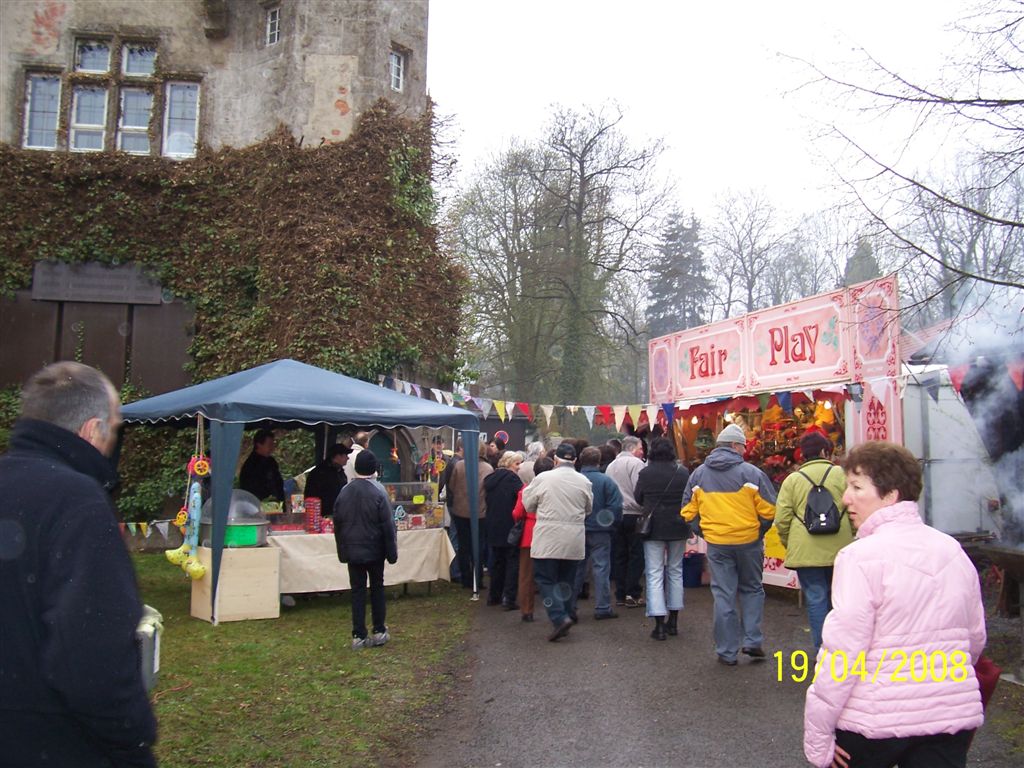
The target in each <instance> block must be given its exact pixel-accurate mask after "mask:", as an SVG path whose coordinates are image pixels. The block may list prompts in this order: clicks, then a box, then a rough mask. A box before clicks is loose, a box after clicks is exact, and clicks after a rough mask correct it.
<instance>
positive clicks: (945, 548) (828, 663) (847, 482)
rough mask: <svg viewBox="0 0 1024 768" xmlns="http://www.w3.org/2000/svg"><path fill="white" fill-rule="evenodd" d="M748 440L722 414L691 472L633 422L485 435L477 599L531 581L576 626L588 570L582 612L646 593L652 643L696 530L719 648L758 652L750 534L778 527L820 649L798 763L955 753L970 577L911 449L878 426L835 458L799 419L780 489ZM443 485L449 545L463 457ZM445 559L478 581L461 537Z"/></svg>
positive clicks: (865, 762) (563, 623) (973, 690)
mask: <svg viewBox="0 0 1024 768" xmlns="http://www.w3.org/2000/svg"><path fill="white" fill-rule="evenodd" d="M746 441H747V439H746V435H745V434H744V431H743V429H741V428H740V427H739V426H737V425H735V424H729V425H727V426H725V427H724V428H723V429H722V430H721V431H720V432H719V434H718V435H717V438H716V442H715V448H714V449H713V450H712V451H711V452H710V453H709V454H708V455H707V456H706V458H705V459H704V461H703V462H702V463H701V464H700V465H699V466H697V467H696V468H695V469H694V470H693V472H692V473H690V472H688V470H687V469H686V468H685V467H684V466H682V465H681V463H680V462H679V461H677V458H676V453H675V448H674V445H673V443H672V441H671V440H669V439H666V438H665V437H654V438H653V439H651V441H650V444H649V445H647V446H645V445H644V444H643V442H642V441H641V440H640V439H639V438H637V437H632V436H631V437H626V438H624V439H622V440H621V441H619V440H610V441H609V442H608V443H607V444H606V445H602V446H589V445H587V444H586V443H585V442H584V441H580V440H565V441H562V442H560V443H559V444H557V445H556V446H553V448H552V449H551V450H548V449H547V448H546V447H545V446H544V445H543V444H542V443H532V444H530V445H529V446H528V448H527V451H526V454H525V455H524V454H522V453H519V452H515V451H503V450H502V449H503V448H504V446H498V445H495V444H494V443H493V441H492V443H490V444H487V445H481V447H480V452H479V456H478V461H479V463H480V471H479V477H480V498H481V504H480V525H479V528H480V531H481V534H480V536H481V539H480V542H479V551H480V552H481V553H486V552H487V549H488V547H489V549H490V555H489V556H490V563H491V567H490V569H489V576H490V579H491V582H490V587H489V590H488V600H487V602H488V604H489V605H495V606H502V607H504V608H505V609H506V610H510V611H511V610H516V609H518V610H519V611H520V612H521V616H522V620H523V621H526V622H532V621H533V620H534V604H535V600H534V596H535V593H537V592H539V594H540V596H541V600H542V603H543V606H544V608H545V609H546V613H547V618H548V620H549V622H550V624H551V629H550V632H549V634H548V636H547V637H548V640H549V641H551V642H556V641H559V640H561V639H562V638H564V637H565V636H566V635H568V634H569V631H570V630H571V629H572V627H573V626H574V625H575V624H576V623H577V622H578V618H579V616H578V605H579V600H580V599H581V598H582V597H584V596H586V594H587V588H586V579H587V576H588V574H589V576H590V590H589V591H590V595H591V596H592V597H593V601H594V603H593V605H594V618H595V619H597V620H601V619H614V618H617V617H618V616H619V614H618V612H617V611H616V608H617V607H645V608H646V615H647V616H648V617H650V618H652V619H653V620H654V628H653V630H652V631H651V637H652V638H653V639H655V640H659V641H662V640H665V639H667V637H669V636H672V635H676V634H678V632H679V612H680V611H681V610H682V609H683V606H684V591H683V579H682V561H683V556H684V549H685V546H686V541H687V540H688V539H689V538H690V537H691V535H692V534H694V533H696V534H698V535H700V536H702V537H703V538H704V540H705V542H706V544H707V561H708V569H709V571H710V577H711V578H710V582H711V591H712V597H713V606H714V607H713V613H714V615H713V622H712V623H713V627H712V635H713V640H714V647H715V653H716V655H717V660H718V662H719V663H720V664H722V665H724V666H726V667H735V666H736V665H737V664H738V661H739V657H740V656H741V655H742V656H746V657H749V658H750V660H751V661H752V662H759V661H762V660H763V659H765V658H766V655H767V654H766V652H765V646H764V636H763V632H762V627H761V625H762V617H763V614H764V605H765V592H764V588H763V586H762V569H763V552H764V545H763V540H764V537H765V535H766V533H767V531H769V530H770V529H771V528H772V526H774V527H775V528H776V529H777V531H778V534H779V537H780V538H781V540H782V542H783V544H784V545H785V547H786V551H787V558H786V565H787V566H788V567H789V568H792V569H794V570H795V571H796V572H797V576H798V579H799V582H800V586H801V589H802V590H803V592H804V596H805V600H806V610H807V620H808V624H809V626H810V634H811V641H812V643H813V645H814V650H815V653H816V659H815V660H816V669H817V670H818V674H817V675H816V676H815V678H814V682H813V683H812V685H811V686H810V688H809V689H808V692H807V698H806V706H805V720H804V750H805V755H806V757H807V759H808V761H809V762H810V763H812V764H813V765H816V766H821V768H825V766H838V767H839V768H848V766H896V765H898V766H906V767H908V768H913V767H914V766H964V765H966V760H967V749H968V747H969V746H970V742H971V738H972V736H973V733H974V731H975V730H976V729H977V728H978V727H979V726H980V725H981V723H982V722H983V719H984V715H983V706H982V698H981V692H980V689H979V680H978V676H977V674H976V672H975V669H974V665H975V664H977V663H978V661H979V659H980V657H981V654H982V651H983V650H984V646H985V640H986V633H985V618H984V610H983V607H982V601H981V590H980V583H979V579H978V574H977V571H976V569H975V567H974V565H973V564H972V563H971V561H970V560H969V558H968V557H967V555H966V554H965V553H964V552H963V550H962V548H961V547H960V545H959V543H958V542H957V541H956V540H955V539H953V538H952V537H950V536H948V535H946V534H944V533H941V532H939V531H937V530H935V529H933V528H931V527H929V526H927V525H925V524H924V522H923V520H922V518H921V516H920V515H919V513H918V509H917V501H916V500H917V498H918V497H919V496H920V494H921V491H922V473H921V468H920V464H919V463H918V462H917V460H916V458H914V456H913V455H912V454H911V453H910V452H909V451H908V450H907V449H906V448H903V447H902V446H899V445H895V444H892V443H886V442H877V441H876V442H869V443H865V444H862V445H859V446H856V447H855V448H853V449H852V450H851V451H850V452H849V453H848V455H847V456H846V457H845V458H844V460H843V461H842V463H841V465H837V464H835V463H834V462H833V461H832V453H833V444H832V443H831V441H830V440H829V439H828V437H827V436H825V435H823V434H822V433H821V432H820V431H808V432H807V433H806V434H805V435H803V436H802V438H801V439H800V444H799V447H800V451H799V455H800V457H801V459H802V462H801V463H800V465H799V466H798V467H796V468H795V469H796V471H794V472H793V473H792V474H790V475H789V476H787V477H786V478H784V479H783V480H781V483H780V486H779V487H776V485H775V483H774V482H773V481H772V479H770V478H769V477H768V476H767V475H766V474H765V473H764V472H763V471H762V470H761V469H759V468H758V467H756V466H754V465H753V464H750V463H748V462H746V461H744V458H743V456H744V450H745V447H746ZM449 483H450V484H449V500H450V501H449V503H450V506H451V508H452V516H453V518H452V519H453V520H462V521H464V525H463V526H462V527H460V528H459V530H458V534H457V536H456V541H457V542H463V543H466V542H468V539H467V538H465V537H464V536H463V530H465V531H466V534H465V535H466V536H468V528H469V526H468V516H469V515H468V507H467V505H466V504H465V497H466V496H467V495H468V494H467V493H466V488H465V471H464V469H463V471H462V472H459V471H458V469H457V468H456V469H455V471H454V472H453V473H452V475H451V479H450V480H449ZM814 496H819V498H817V499H815V500H814V502H813V503H812V502H811V498H812V497H814ZM822 498H823V499H824V502H822ZM453 502H454V503H453ZM823 503H824V506H823ZM812 512H813V515H812ZM812 516H813V517H814V518H815V519H813V520H812V519H811V518H812ZM818 518H820V519H818ZM520 523H521V524H522V529H521V531H520V532H518V533H517V532H516V531H515V526H516V525H518V524H520ZM510 531H512V532H513V536H512V537H509V532H510ZM515 549H518V557H516V553H515ZM458 555H459V556H458V565H459V569H460V574H461V579H462V583H463V585H464V586H465V587H467V588H473V589H477V588H478V587H479V585H482V583H483V576H484V572H483V570H482V568H480V567H478V569H477V570H476V571H475V572H474V571H473V570H472V569H473V564H472V552H471V547H469V546H459V547H458ZM484 557H487V555H486V554H485V555H484ZM641 577H642V578H641ZM612 583H614V586H615V589H614V603H615V604H614V605H613V604H612V603H613V598H612V595H613V591H612ZM513 596H514V597H513ZM919 657H920V659H923V660H924V661H921V662H919V663H918V666H922V665H924V666H923V667H922V668H921V669H916V668H915V669H913V670H911V671H912V672H913V675H912V676H910V675H909V673H908V672H907V671H906V670H904V667H906V666H907V664H908V660H914V659H918V658H919ZM858 665H859V667H858ZM911 666H913V664H911Z"/></svg>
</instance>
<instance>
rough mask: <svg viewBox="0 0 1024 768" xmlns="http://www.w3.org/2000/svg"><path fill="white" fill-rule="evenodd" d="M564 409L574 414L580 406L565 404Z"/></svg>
mask: <svg viewBox="0 0 1024 768" xmlns="http://www.w3.org/2000/svg"><path fill="white" fill-rule="evenodd" d="M565 409H566V410H567V411H568V412H569V413H571V414H572V415H573V416H575V415H576V411H578V410H579V409H580V407H579V406H578V405H567V406H565Z"/></svg>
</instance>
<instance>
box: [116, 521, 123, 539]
mask: <svg viewBox="0 0 1024 768" xmlns="http://www.w3.org/2000/svg"><path fill="white" fill-rule="evenodd" d="M117 527H118V528H120V529H121V535H122V536H124V529H125V525H124V523H118V524H117Z"/></svg>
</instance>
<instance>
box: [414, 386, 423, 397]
mask: <svg viewBox="0 0 1024 768" xmlns="http://www.w3.org/2000/svg"><path fill="white" fill-rule="evenodd" d="M412 391H413V392H415V393H416V397H423V388H422V387H420V385H419V384H413V385H412Z"/></svg>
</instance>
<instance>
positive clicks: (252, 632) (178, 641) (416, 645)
mask: <svg viewBox="0 0 1024 768" xmlns="http://www.w3.org/2000/svg"><path fill="white" fill-rule="evenodd" d="M134 560H135V565H136V570H137V572H138V576H139V586H140V589H141V591H142V598H143V600H144V602H146V603H148V604H149V605H152V606H153V607H154V608H156V609H157V610H158V611H160V612H161V613H162V614H163V617H164V632H163V635H162V644H161V668H160V677H159V681H158V683H157V686H156V688H155V689H154V691H153V694H152V695H153V697H154V699H155V702H156V703H155V708H156V714H157V718H158V720H159V724H160V742H159V744H158V745H157V750H156V751H157V757H158V759H159V761H160V764H161V766H164V768H175V767H176V766H182V767H184V766H190V767H192V766H217V767H218V768H233V767H235V766H239V767H241V766H259V767H260V768H272V767H274V766H282V767H283V766H289V767H294V768H299V767H300V766H311V767H312V766H339V767H344V766H356V765H359V766H368V765H370V766H372V765H377V764H379V763H381V762H388V763H393V762H394V759H395V757H396V754H395V753H396V752H397V751H401V750H402V749H403V748H404V746H406V745H408V744H410V743H411V742H412V741H413V740H414V739H415V737H416V736H417V734H418V733H419V732H420V730H421V725H420V721H421V719H424V718H428V719H429V718H433V716H434V715H435V713H436V711H437V710H438V709H439V708H440V706H441V702H442V701H443V698H444V696H445V693H446V691H447V690H448V688H449V687H450V685H451V683H452V681H453V680H454V674H455V672H456V670H457V669H458V668H459V667H460V665H461V663H462V656H461V651H460V649H461V645H462V640H463V639H464V638H465V636H466V633H467V632H468V631H469V624H470V619H471V610H472V608H471V605H472V604H471V603H470V602H469V601H468V600H467V599H466V593H465V592H463V590H462V589H461V588H459V587H458V586H452V585H450V584H448V583H446V582H436V583H434V584H433V585H432V586H431V589H430V594H427V585H425V584H410V585H409V587H408V592H409V593H408V594H403V589H402V587H389V588H388V590H387V591H388V627H389V629H390V631H391V636H392V641H391V642H390V643H388V644H387V645H386V646H384V647H382V648H368V649H365V650H362V651H353V650H352V649H351V648H350V642H351V612H350V606H349V593H347V592H345V593H336V594H333V595H331V596H328V597H317V596H309V597H302V596H300V597H299V598H298V605H297V606H296V607H295V608H291V609H282V613H281V617H280V618H279V619H270V620H263V621H238V622H230V623H225V624H221V625H220V626H217V627H214V626H211V625H210V624H208V623H207V622H205V621H201V620H199V619H194V618H192V617H191V616H190V615H189V601H190V596H191V586H190V582H189V581H188V579H187V577H185V576H184V574H183V573H182V571H181V569H180V568H176V567H175V566H173V565H171V564H170V563H168V562H167V560H166V559H165V558H164V557H163V555H162V554H156V555H152V554H149V555H135V556H134ZM339 567H342V566H341V565H340V564H339ZM367 612H369V607H367ZM367 618H369V616H367Z"/></svg>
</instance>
